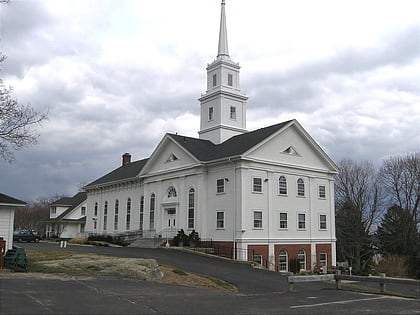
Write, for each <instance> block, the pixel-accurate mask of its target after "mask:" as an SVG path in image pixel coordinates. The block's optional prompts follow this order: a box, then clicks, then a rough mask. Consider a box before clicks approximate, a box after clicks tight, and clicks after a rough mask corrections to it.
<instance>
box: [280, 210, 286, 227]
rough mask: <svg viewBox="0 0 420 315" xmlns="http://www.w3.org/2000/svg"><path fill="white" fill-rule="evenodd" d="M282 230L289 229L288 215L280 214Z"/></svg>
mask: <svg viewBox="0 0 420 315" xmlns="http://www.w3.org/2000/svg"><path fill="white" fill-rule="evenodd" d="M280 228H281V229H287V213H286V212H280Z"/></svg>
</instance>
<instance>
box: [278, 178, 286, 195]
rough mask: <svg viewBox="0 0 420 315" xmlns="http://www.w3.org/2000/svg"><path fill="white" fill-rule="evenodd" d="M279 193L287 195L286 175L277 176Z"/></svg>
mask: <svg viewBox="0 0 420 315" xmlns="http://www.w3.org/2000/svg"><path fill="white" fill-rule="evenodd" d="M279 195H287V181H286V177H284V176H280V177H279Z"/></svg>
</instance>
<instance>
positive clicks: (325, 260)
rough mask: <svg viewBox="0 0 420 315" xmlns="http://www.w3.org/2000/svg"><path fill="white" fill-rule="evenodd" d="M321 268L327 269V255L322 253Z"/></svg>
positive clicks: (320, 257)
mask: <svg viewBox="0 0 420 315" xmlns="http://www.w3.org/2000/svg"><path fill="white" fill-rule="evenodd" d="M319 266H320V267H326V266H327V253H320V254H319Z"/></svg>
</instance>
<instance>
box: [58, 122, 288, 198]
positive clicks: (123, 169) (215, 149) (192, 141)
mask: <svg viewBox="0 0 420 315" xmlns="http://www.w3.org/2000/svg"><path fill="white" fill-rule="evenodd" d="M290 122H291V120H288V121H285V122H282V123H280V124H276V125H272V126H268V127H265V128H261V129H257V130H254V131H250V132H247V133H244V134H241V135H237V136H234V137H232V138H230V139H228V140H226V141H225V142H222V143H220V144H214V143H213V142H211V141H209V140H203V139H198V138H192V137H186V136H181V135H177V134H168V136H170V137H171V138H172V139H173V140H174V141H176V142H177V143H178V144H179V145H181V146H182V147H183V148H184V149H185V150H187V151H188V152H189V153H191V154H192V155H193V156H194V157H195V158H196V159H197V160H199V161H201V162H209V161H213V160H218V159H223V158H228V157H233V156H238V155H241V154H243V153H245V152H247V151H248V150H249V149H251V148H252V147H254V146H255V145H257V144H258V143H260V142H261V141H263V140H264V139H266V138H268V137H269V136H271V135H272V134H274V133H275V132H276V131H278V130H280V129H281V128H283V127H284V126H286V125H287V124H288V123H290ZM148 160H149V159H143V160H139V161H135V162H131V163H128V164H126V165H122V166H120V167H119V168H117V169H115V170H113V171H112V172H110V173H108V174H106V175H104V176H102V177H100V178H99V179H97V180H95V181H93V182H92V183H90V184H88V185H86V187H90V186H96V185H102V184H106V183H112V182H117V181H120V180H127V179H130V178H135V177H136V176H137V175H139V174H140V172H141V170H142V169H143V167H144V166H145V164H146V162H147V161H148ZM62 199H65V198H62ZM60 200H61V199H60Z"/></svg>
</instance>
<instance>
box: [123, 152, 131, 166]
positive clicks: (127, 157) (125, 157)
mask: <svg viewBox="0 0 420 315" xmlns="http://www.w3.org/2000/svg"><path fill="white" fill-rule="evenodd" d="M129 163H131V154H130V153H124V154H123V155H122V165H126V164H129Z"/></svg>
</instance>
